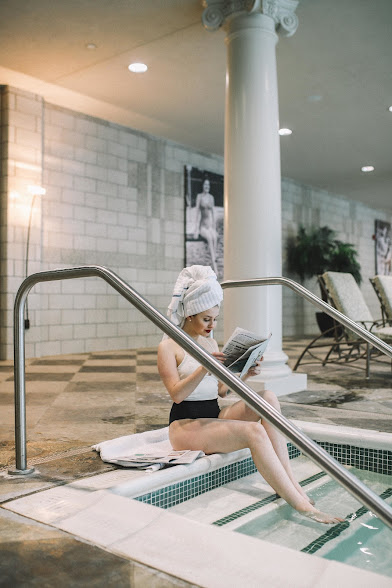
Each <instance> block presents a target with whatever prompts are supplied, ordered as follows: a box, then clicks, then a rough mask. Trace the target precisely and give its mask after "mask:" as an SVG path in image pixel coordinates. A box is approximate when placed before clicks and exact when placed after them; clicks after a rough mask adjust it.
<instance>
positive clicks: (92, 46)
mask: <svg viewBox="0 0 392 588" xmlns="http://www.w3.org/2000/svg"><path fill="white" fill-rule="evenodd" d="M96 48H97V45H96V44H95V43H86V49H90V50H91V51H93V50H94V49H96Z"/></svg>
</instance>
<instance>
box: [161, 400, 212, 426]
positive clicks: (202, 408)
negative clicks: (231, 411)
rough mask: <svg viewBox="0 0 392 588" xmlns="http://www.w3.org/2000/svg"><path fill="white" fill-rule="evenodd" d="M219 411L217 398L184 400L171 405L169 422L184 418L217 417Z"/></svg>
mask: <svg viewBox="0 0 392 588" xmlns="http://www.w3.org/2000/svg"><path fill="white" fill-rule="evenodd" d="M219 413H220V408H219V404H218V399H217V398H214V400H184V401H183V402H180V403H179V404H173V406H172V407H171V411H170V420H169V424H170V423H172V422H173V421H180V420H182V419H217V418H218V415H219Z"/></svg>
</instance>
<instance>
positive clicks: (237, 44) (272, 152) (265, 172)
mask: <svg viewBox="0 0 392 588" xmlns="http://www.w3.org/2000/svg"><path fill="white" fill-rule="evenodd" d="M208 4H209V9H210V13H208V8H207V9H206V11H205V13H204V18H203V22H204V24H205V26H207V28H210V29H214V28H217V23H218V21H219V20H220V21H221V23H220V24H223V25H224V27H225V30H226V32H227V35H226V45H227V74H226V118H225V225H224V234H225V243H224V272H225V276H224V277H225V280H226V279H227V280H229V279H233V280H239V279H246V278H257V277H271V276H281V275H282V243H281V233H282V228H281V173H280V149H279V134H278V130H279V110H278V90H277V75H276V56H275V46H276V43H277V41H278V36H277V34H276V32H275V29H276V27H277V26H280V27H282V26H285V27H286V31H287V32H288V33H289V34H293V33H294V32H295V29H296V26H297V20H296V17H295V15H294V13H293V11H294V10H295V8H296V6H297V2H296V1H293V0H270V1H268V2H263V3H261V2H253V3H252V2H239V3H233V2H225V1H222V2H217V1H214V0H212V1H211V2H208ZM250 4H252V7H251V8H250V9H249V10H247V9H246V8H247V7H248V6H249V5H250ZM233 5H234V6H235V8H234V11H233V8H232V7H233ZM238 6H240V7H241V8H242V9H241V10H238ZM280 9H281V12H279V10H280ZM208 17H209V18H208ZM212 17H213V18H212ZM212 21H214V22H213V24H211V22H212ZM283 22H284V23H285V25H283V24H282V23H283ZM218 26H219V25H218ZM237 326H241V327H243V328H245V329H249V330H252V331H254V332H255V333H259V334H261V335H262V334H268V333H270V332H271V333H272V339H271V342H270V345H269V349H268V351H267V352H266V354H265V357H264V362H263V371H262V374H261V375H260V376H259V377H257V378H254V379H253V380H252V383H251V385H252V387H254V389H255V390H263V389H266V388H269V389H273V390H274V391H275V392H276V393H278V394H287V393H289V392H294V391H298V390H303V389H305V388H306V375H303V374H293V373H292V372H291V369H290V368H289V366H288V365H287V355H286V354H285V353H284V352H283V351H282V292H281V287H280V286H259V287H254V288H237V289H226V290H225V296H224V332H225V339H227V337H228V336H229V335H230V334H231V332H232V331H233V329H234V328H235V327H237Z"/></svg>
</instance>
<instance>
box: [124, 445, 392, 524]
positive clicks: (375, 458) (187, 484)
mask: <svg viewBox="0 0 392 588" xmlns="http://www.w3.org/2000/svg"><path fill="white" fill-rule="evenodd" d="M317 443H318V444H319V445H320V446H321V447H323V448H324V449H325V450H326V451H327V452H328V453H330V454H331V455H332V456H333V457H334V458H335V459H337V460H338V461H339V462H340V463H342V464H343V465H352V466H355V467H356V468H359V469H366V470H369V471H372V472H377V473H381V474H387V475H392V451H387V450H381V449H366V448H362V447H355V446H352V445H342V444H338V443H329V442H326V441H317ZM287 449H288V452H289V457H290V459H294V458H295V457H298V456H299V455H301V452H300V451H299V450H298V449H297V448H296V447H295V446H294V445H293V444H292V443H288V444H287ZM256 471H257V470H256V466H255V465H254V463H253V460H252V458H251V457H248V458H246V459H243V460H241V461H239V462H236V463H232V464H229V465H227V466H223V467H221V468H219V469H217V470H215V471H213V472H207V473H205V474H201V475H200V476H195V477H194V478H191V479H189V480H182V481H180V482H177V483H176V484H172V485H170V486H166V487H164V488H159V489H158V490H154V491H152V492H148V493H146V494H143V495H142V496H137V497H136V498H135V499H134V500H138V501H139V502H145V503H147V504H152V505H154V506H158V507H159V508H170V507H172V506H175V505H176V504H180V503H182V502H185V501H186V500H190V499H191V498H195V497H196V496H199V495H200V494H204V493H205V492H209V491H210V490H214V488H219V487H220V486H223V485H224V484H228V483H229V482H233V481H234V480H239V479H240V478H244V477H245V476H248V475H249V474H253V473H255V472H256ZM321 473H322V472H321ZM305 482H306V480H305ZM264 500H266V501H267V502H264ZM264 500H262V501H259V502H260V503H263V504H260V506H259V507H258V508H261V506H263V505H264V504H267V503H269V502H272V501H273V500H276V495H275V494H273V495H271V496H269V497H267V498H265V499H264ZM256 504H257V503H256ZM233 514H235V513H233ZM244 514H246V513H244ZM239 516H242V515H239ZM235 518H238V517H235ZM232 520H234V519H232ZM227 522H229V521H227ZM213 524H218V521H216V522H215V523H213ZM222 524H226V523H222Z"/></svg>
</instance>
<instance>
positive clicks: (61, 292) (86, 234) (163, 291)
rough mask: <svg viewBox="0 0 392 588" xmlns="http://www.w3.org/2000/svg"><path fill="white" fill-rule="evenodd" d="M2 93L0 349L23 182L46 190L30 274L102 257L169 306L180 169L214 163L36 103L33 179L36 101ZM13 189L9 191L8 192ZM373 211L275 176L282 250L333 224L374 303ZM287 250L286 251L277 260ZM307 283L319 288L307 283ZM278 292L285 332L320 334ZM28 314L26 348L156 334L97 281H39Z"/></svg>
mask: <svg viewBox="0 0 392 588" xmlns="http://www.w3.org/2000/svg"><path fill="white" fill-rule="evenodd" d="M1 101H2V111H1V112H2V118H1V127H0V129H1V133H2V140H3V142H4V141H5V142H6V143H8V146H9V154H10V155H9V159H8V160H5V159H4V155H3V159H2V160H1V165H2V168H1V170H2V175H5V176H7V177H8V182H7V184H6V185H4V183H3V187H2V190H3V191H2V192H1V200H0V202H1V209H0V210H1V211H2V215H1V219H0V220H1V223H0V244H4V243H8V259H0V261H1V269H2V271H1V275H2V280H1V284H0V297H1V298H0V299H1V302H2V307H1V308H2V309H3V312H2V313H1V316H0V318H1V319H2V325H3V327H2V329H1V338H0V354H1V355H0V357H1V358H5V357H8V358H10V357H12V353H13V349H12V322H11V321H12V307H13V301H14V296H15V293H16V291H17V288H18V287H19V285H20V283H21V281H22V279H23V277H24V260H25V246H26V229H27V221H28V213H29V204H30V203H31V196H28V195H27V193H26V189H27V186H28V185H29V184H31V183H38V184H40V183H41V182H43V184H44V186H45V188H46V190H47V193H46V195H45V196H44V197H43V198H42V199H41V201H40V202H39V203H37V204H36V207H35V213H34V217H33V221H34V222H33V227H32V233H31V246H30V263H29V271H30V273H31V272H32V271H40V270H48V269H54V268H59V267H72V266H79V265H104V266H107V267H109V268H110V269H112V270H113V271H114V272H115V273H117V274H118V275H119V276H120V277H121V278H122V279H124V280H125V281H127V282H128V283H129V284H130V285H131V286H132V287H133V288H135V289H136V290H137V291H138V292H139V293H140V294H141V295H142V296H144V297H145V298H147V299H148V300H149V301H150V302H151V303H152V304H153V305H154V306H156V308H158V309H159V310H161V311H162V312H163V313H166V307H167V304H168V302H169V300H170V296H171V292H172V287H173V284H174V281H175V279H176V277H177V275H178V272H179V271H180V270H181V269H182V267H183V263H184V242H183V239H184V227H183V219H184V209H183V192H184V187H183V170H184V165H187V164H190V165H192V166H195V167H198V168H200V169H206V170H210V171H212V172H215V173H219V174H223V159H222V158H221V157H218V156H214V155H211V154H203V153H200V152H196V151H192V150H190V149H187V148H185V147H182V146H179V145H176V144H174V143H172V142H170V141H165V140H164V139H162V138H157V137H152V136H149V135H147V134H145V133H141V132H138V131H135V130H133V129H129V128H126V127H121V126H119V125H115V124H112V123H109V122H107V121H104V120H99V119H96V118H91V117H88V116H85V115H82V114H79V113H76V112H72V111H69V110H66V109H63V108H59V107H55V106H52V105H50V104H45V105H44V106H45V111H44V119H43V120H44V161H43V163H44V165H43V168H44V169H43V179H42V178H41V172H42V170H41V162H42V149H41V148H42V135H41V130H42V107H43V103H42V99H41V98H40V97H39V96H36V95H32V94H29V93H26V92H22V91H19V90H15V89H13V88H5V89H3V91H2V94H1ZM21 164H22V165H21ZM12 192H17V193H18V198H16V199H15V198H14V199H12V198H11V193H12ZM375 218H379V219H384V220H390V219H388V218H387V217H386V215H385V214H384V213H383V212H382V211H376V210H372V209H371V208H369V207H367V206H365V205H362V204H359V203H355V202H351V201H350V200H348V199H346V198H345V197H344V196H337V195H333V194H328V193H327V192H325V191H322V190H316V189H312V188H311V187H309V186H302V185H300V184H298V183H296V182H293V181H290V180H287V179H284V180H283V182H282V224H283V240H282V241H283V247H285V244H286V241H287V237H288V236H290V235H294V234H295V233H296V232H297V230H298V226H299V225H300V224H304V225H305V226H311V225H314V224H316V225H317V224H321V225H328V226H330V227H331V228H332V229H334V230H336V231H337V234H338V237H339V238H341V239H344V240H349V241H350V242H352V243H354V244H355V245H356V246H357V247H358V251H359V254H360V262H361V264H362V271H363V276H364V284H363V291H364V294H365V297H366V299H367V300H368V302H369V304H370V305H371V307H372V308H373V310H375V311H376V310H377V308H378V307H377V302H376V300H375V299H374V295H373V293H372V290H371V287H370V284H368V283H367V278H368V277H369V276H371V275H373V274H374V243H373V241H371V235H372V234H373V232H374V219H375ZM1 249H2V250H4V248H3V247H2V248H1ZM285 255H286V253H285V249H284V250H283V260H285ZM284 275H287V272H286V270H285V263H284ZM290 277H293V278H294V279H297V276H290ZM307 285H310V287H311V288H312V289H314V291H315V292H316V293H318V290H317V287H316V285H315V283H314V280H313V281H311V282H310V284H307ZM283 300H284V306H283V332H284V334H285V335H295V334H298V335H301V334H302V333H304V332H305V333H311V332H316V331H317V326H316V323H315V319H314V310H313V308H312V307H310V306H309V304H307V303H304V302H303V301H302V300H300V299H298V298H297V297H296V295H295V294H294V293H293V292H291V291H287V290H285V291H284V298H283ZM29 310H30V320H31V328H30V330H28V331H26V354H27V356H40V355H55V354H59V353H80V352H88V351H93V350H104V349H120V348H127V347H129V348H135V347H143V346H155V345H156V344H157V343H158V342H159V340H160V338H161V333H160V332H159V330H158V329H157V328H156V327H155V326H154V325H153V324H152V323H150V322H149V321H148V320H147V319H145V318H144V316H143V315H142V314H141V313H140V312H139V311H138V310H136V309H135V308H134V307H132V306H131V305H130V304H129V303H128V302H127V301H125V300H124V299H122V298H121V297H120V296H119V295H118V294H117V293H116V292H115V291H114V290H112V289H111V288H110V287H109V286H108V284H106V283H105V282H104V281H103V280H100V279H98V278H86V279H75V280H67V281H62V282H52V283H44V284H40V285H37V286H36V287H35V288H34V290H33V291H32V292H31V294H30V295H29ZM222 333H223V321H221V322H220V326H219V327H218V329H217V330H216V333H215V334H216V337H217V339H218V340H221V339H222Z"/></svg>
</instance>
